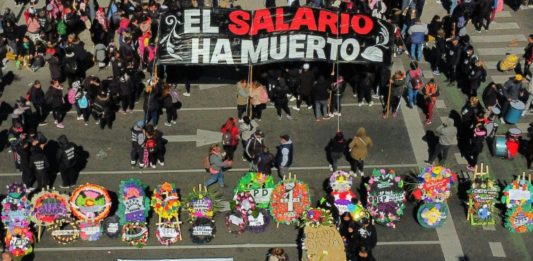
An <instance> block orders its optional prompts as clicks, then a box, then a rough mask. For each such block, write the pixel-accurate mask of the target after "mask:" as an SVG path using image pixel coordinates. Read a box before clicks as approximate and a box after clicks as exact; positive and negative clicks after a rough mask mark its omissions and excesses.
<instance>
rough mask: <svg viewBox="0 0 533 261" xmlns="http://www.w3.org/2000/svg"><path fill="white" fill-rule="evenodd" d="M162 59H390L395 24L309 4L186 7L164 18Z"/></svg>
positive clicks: (386, 61)
mask: <svg viewBox="0 0 533 261" xmlns="http://www.w3.org/2000/svg"><path fill="white" fill-rule="evenodd" d="M161 20H162V21H161V25H160V32H159V33H160V35H159V50H158V53H159V64H183V65H215V64H232V65H247V64H265V63H272V62H278V61H283V62H285V61H329V62H334V61H338V62H340V63H383V64H391V63H392V45H393V40H392V36H393V27H392V25H390V24H389V23H387V22H385V21H383V20H380V19H376V18H374V17H371V16H368V15H365V14H355V13H340V12H334V11H330V10H323V9H313V8H309V7H301V8H290V7H278V8H271V9H260V10H254V11H246V10H240V9H186V10H183V11H182V12H181V13H178V14H167V15H165V16H163V17H162V19H161Z"/></svg>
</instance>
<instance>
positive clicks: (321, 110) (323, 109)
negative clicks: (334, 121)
mask: <svg viewBox="0 0 533 261" xmlns="http://www.w3.org/2000/svg"><path fill="white" fill-rule="evenodd" d="M327 103H328V100H319V101H318V100H317V101H315V117H316V118H317V119H318V118H320V117H322V116H326V114H327V113H328V107H327V106H328V105H327Z"/></svg>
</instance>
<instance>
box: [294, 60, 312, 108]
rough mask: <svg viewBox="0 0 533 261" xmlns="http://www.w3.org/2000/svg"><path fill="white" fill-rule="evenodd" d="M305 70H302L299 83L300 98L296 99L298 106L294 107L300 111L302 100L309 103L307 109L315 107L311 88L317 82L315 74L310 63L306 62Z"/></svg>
mask: <svg viewBox="0 0 533 261" xmlns="http://www.w3.org/2000/svg"><path fill="white" fill-rule="evenodd" d="M302 68H303V70H301V71H300V75H299V76H298V78H299V85H298V88H297V90H298V98H297V100H296V106H293V107H292V108H293V109H294V110H297V111H299V110H300V106H301V105H302V101H305V103H306V104H307V109H308V110H310V109H312V108H313V103H312V100H311V89H312V88H313V83H314V82H315V74H314V73H313V72H312V71H311V70H309V68H310V67H309V64H308V63H304V65H303V67H302Z"/></svg>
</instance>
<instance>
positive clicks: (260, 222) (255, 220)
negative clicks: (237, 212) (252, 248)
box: [248, 209, 270, 233]
mask: <svg viewBox="0 0 533 261" xmlns="http://www.w3.org/2000/svg"><path fill="white" fill-rule="evenodd" d="M269 223H270V216H269V215H268V213H267V211H266V210H265V209H256V210H255V211H254V212H252V214H249V215H248V231H250V232H252V233H262V232H265V230H266V227H267V226H268V224H269Z"/></svg>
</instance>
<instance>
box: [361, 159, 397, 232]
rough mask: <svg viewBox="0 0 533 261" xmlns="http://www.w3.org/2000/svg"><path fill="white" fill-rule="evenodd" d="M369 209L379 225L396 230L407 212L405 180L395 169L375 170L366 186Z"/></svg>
mask: <svg viewBox="0 0 533 261" xmlns="http://www.w3.org/2000/svg"><path fill="white" fill-rule="evenodd" d="M366 189H367V191H368V195H367V209H368V211H369V212H370V215H372V217H373V218H374V220H375V221H376V222H377V223H379V224H384V225H386V226H388V227H392V228H395V227H396V222H398V221H399V220H400V217H401V216H402V215H403V212H404V210H405V201H406V199H405V194H406V193H405V191H404V189H403V180H402V178H401V177H400V176H396V173H395V172H394V170H393V169H390V170H389V171H388V172H387V171H386V170H385V169H380V170H378V169H374V170H373V171H372V176H371V177H370V179H369V180H368V184H366Z"/></svg>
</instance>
